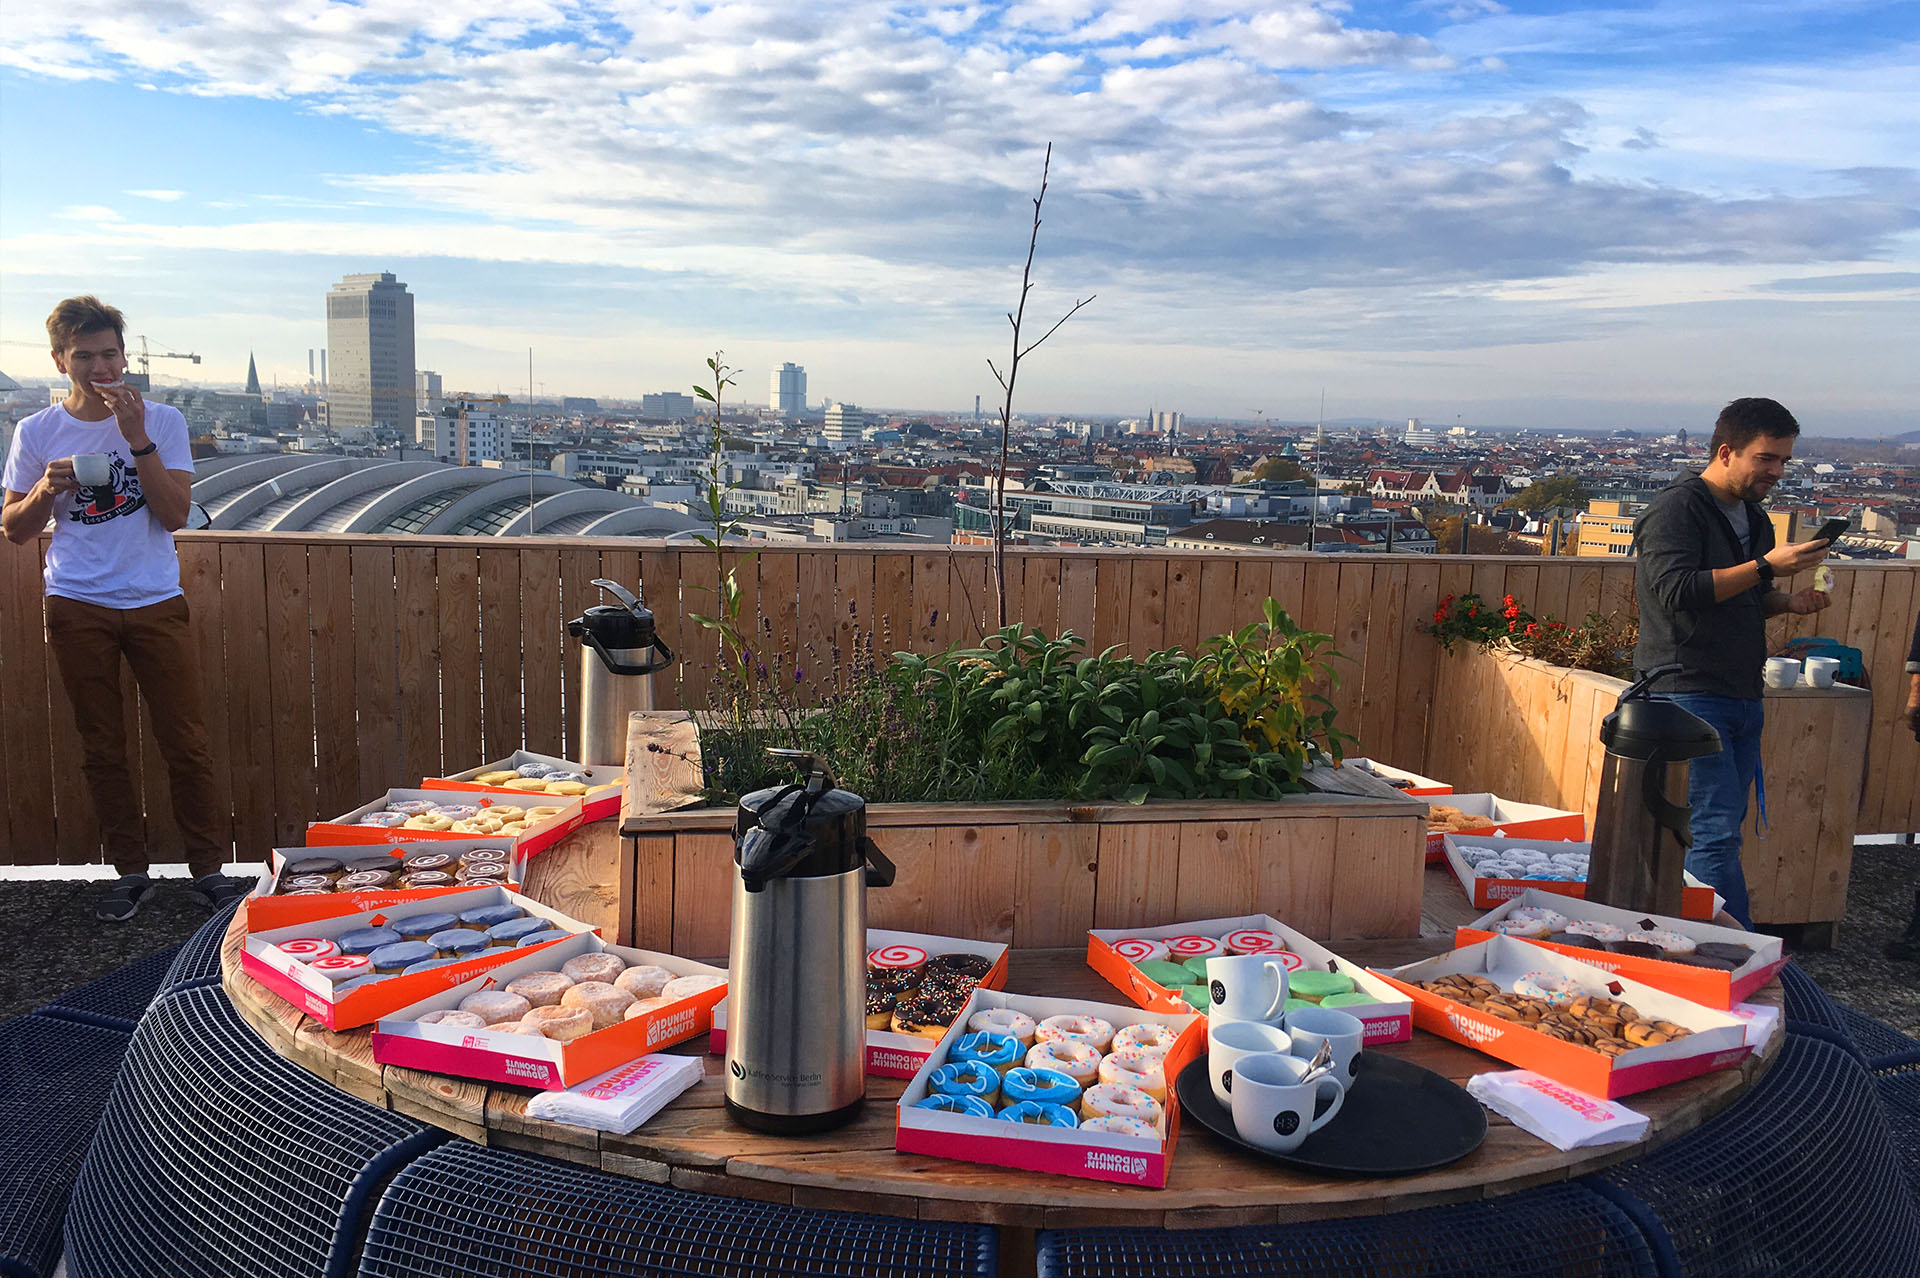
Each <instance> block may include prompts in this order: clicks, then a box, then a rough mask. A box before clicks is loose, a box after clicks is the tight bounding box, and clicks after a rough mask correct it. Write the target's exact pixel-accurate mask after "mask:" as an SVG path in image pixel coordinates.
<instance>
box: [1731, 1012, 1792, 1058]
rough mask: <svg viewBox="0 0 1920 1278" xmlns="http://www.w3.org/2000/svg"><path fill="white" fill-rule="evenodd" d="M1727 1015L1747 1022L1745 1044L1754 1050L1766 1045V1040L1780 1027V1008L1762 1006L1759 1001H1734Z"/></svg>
mask: <svg viewBox="0 0 1920 1278" xmlns="http://www.w3.org/2000/svg"><path fill="white" fill-rule="evenodd" d="M1727 1015H1728V1016H1737V1017H1739V1018H1740V1019H1741V1020H1743V1021H1745V1022H1746V1023H1747V1046H1748V1047H1751V1048H1752V1049H1753V1050H1754V1051H1756V1052H1757V1051H1760V1050H1761V1049H1762V1048H1764V1047H1766V1045H1767V1040H1769V1039H1771V1038H1772V1037H1773V1034H1774V1031H1775V1030H1777V1029H1779V1028H1780V1009H1779V1008H1777V1007H1764V1006H1762V1005H1760V1004H1759V1003H1735V1004H1734V1005H1733V1007H1732V1008H1731V1009H1729V1010H1728V1012H1727Z"/></svg>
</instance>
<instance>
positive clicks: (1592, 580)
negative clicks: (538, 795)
mask: <svg viewBox="0 0 1920 1278" xmlns="http://www.w3.org/2000/svg"><path fill="white" fill-rule="evenodd" d="M179 545H180V557H181V573H182V584H183V587H184V589H185V591H186V594H187V597H188V600H189V602H190V604H191V606H192V608H193V610H194V625H195V630H196V632H197V634H198V635H199V637H200V653H201V669H200V673H201V676H202V679H203V682H204V684H205V687H206V696H207V702H208V718H209V723H210V727H211V730H212V735H213V746H214V759H215V770H216V778H215V780H216V784H217V786H218V788H219V792H220V797H221V801H222V805H223V808H225V809H228V810H231V812H232V814H233V816H232V819H233V834H234V839H235V842H236V844H237V846H238V848H239V851H240V854H241V855H242V856H243V857H245V858H253V857H256V856H258V855H259V854H260V853H261V852H262V851H264V850H265V849H266V848H267V847H270V846H276V845H278V846H288V845H292V844H295V843H297V842H298V840H299V837H300V835H301V833H302V831H303V830H304V827H305V824H306V822H307V821H309V820H311V819H313V818H316V817H319V816H328V815H334V814H337V813H340V812H343V811H345V810H347V809H348V808H351V807H353V806H355V805H356V804H358V803H360V802H362V801H364V800H365V799H367V798H370V797H372V796H374V795H377V794H379V793H380V792H382V791H384V790H385V789H387V788H388V787H389V786H395V785H404V784H411V783H414V782H417V781H418V779H419V778H420V777H422V776H429V775H436V774H439V773H443V772H446V771H452V770H458V769H461V768H466V767H470V766H473V765H474V764H475V763H478V762H481V761H485V760H488V759H495V758H499V757H501V756H503V755H506V754H509V753H511V752H512V751H513V750H514V749H516V748H518V747H520V746H522V745H523V744H524V745H525V746H526V747H527V748H530V749H535V750H541V751H547V752H554V753H559V754H562V755H569V756H571V755H572V754H573V752H574V740H573V738H574V733H575V731H576V726H577V725H576V721H575V719H576V717H575V714H574V712H573V709H572V707H574V706H575V705H576V704H577V700H578V695H579V688H578V680H579V674H578V658H577V648H576V646H575V645H574V644H573V643H572V641H570V640H568V639H567V638H566V635H565V623H566V621H567V619H568V618H570V617H574V616H577V615H579V614H580V612H581V611H582V610H584V609H585V608H587V607H590V606H591V605H593V604H594V603H595V602H597V601H598V597H599V592H598V591H597V590H595V589H594V588H593V587H592V585H591V584H590V583H591V582H592V580H593V579H594V578H596V577H610V578H613V579H615V580H617V581H621V582H624V583H628V584H631V583H632V582H634V581H635V580H641V581H644V582H645V585H646V596H647V602H648V604H649V605H650V606H651V607H652V608H653V609H654V612H655V614H656V616H657V618H658V623H659V628H660V631H661V633H662V634H663V635H664V636H666V637H667V639H668V641H669V642H670V643H671V644H673V645H674V647H675V648H676V649H677V650H678V651H679V652H680V653H681V654H682V656H683V658H684V660H683V662H682V664H681V666H680V678H679V680H678V682H677V683H663V684H662V685H661V686H660V689H659V692H660V700H661V702H662V704H665V705H674V704H680V705H690V706H693V707H696V708H697V707H700V706H704V705H705V704H706V701H707V698H708V695H709V691H710V687H711V683H712V677H713V666H714V662H715V655H716V651H715V643H714V640H713V637H712V635H711V633H710V632H707V631H704V630H702V629H701V628H700V627H698V626H697V625H695V624H694V623H692V622H691V621H689V620H688V619H687V616H686V614H688V613H689V612H701V611H708V612H710V611H712V608H713V604H712V599H713V595H712V588H713V585H714V583H715V580H716V576H715V566H714V559H713V555H712V553H711V552H710V551H707V550H704V549H700V548H698V547H694V548H686V547H683V546H681V545H678V544H666V543H661V542H645V541H633V540H620V541H602V542H593V541H585V540H580V539H519V538H515V539H503V540H492V539H482V538H444V539H441V538H417V537H346V536H322V535H295V534H271V533H188V534H182V535H181V537H180V538H179ZM44 549H45V542H44V539H42V540H41V541H40V543H38V545H37V546H27V547H15V546H0V597H3V598H4V599H5V601H6V607H5V611H4V615H0V740H4V741H6V743H7V746H8V751H7V754H8V759H7V766H6V767H5V768H3V769H0V817H4V820H0V864H8V863H10V864H42V863H48V862H54V861H59V862H63V863H88V862H94V861H98V860H100V859H101V851H100V848H99V846H98V835H97V831H96V829H95V827H94V824H93V820H92V817H91V813H90V811H89V808H88V805H87V803H86V799H85V795H84V792H83V791H84V785H83V782H82V779H81V774H80V766H79V765H80V743H79V740H78V737H77V735H76V734H75V732H74V730H73V727H72V720H71V715H70V712H69V710H68V708H67V705H66V698H65V695H64V693H63V692H62V690H61V688H60V685H59V680H58V679H57V678H56V677H53V670H52V663H51V661H50V660H49V658H48V654H47V650H46V639H45V632H44V619H43V610H42V607H41V605H40V602H39V597H40V591H41V579H40V572H41V555H42V553H43V552H44ZM729 566H731V567H734V568H735V569H736V570H737V572H738V574H739V578H740V581H741V586H742V593H743V596H744V602H743V613H742V615H743V617H745V618H750V619H751V624H752V628H753V630H754V632H755V634H756V636H757V647H756V657H757V658H760V659H763V660H765V661H766V662H767V664H768V666H769V669H770V670H772V669H774V668H775V667H776V666H777V667H778V668H779V669H780V670H781V671H782V677H788V675H789V673H790V672H787V671H786V663H787V662H789V661H791V662H793V664H794V666H795V667H796V668H797V669H799V670H801V671H802V672H803V674H802V679H803V681H804V682H806V683H807V684H809V685H814V686H826V685H827V684H828V683H829V682H830V679H831V675H832V671H833V670H834V668H835V667H836V666H840V667H844V666H846V665H847V664H849V663H850V662H851V661H852V660H853V659H854V655H855V653H856V650H857V649H858V648H859V647H860V646H861V645H862V644H863V643H870V644H873V645H874V646H876V647H878V648H879V649H880V650H881V651H883V652H884V651H891V650H895V649H914V650H919V651H932V650H937V649H939V648H941V647H944V646H946V645H948V644H953V643H972V642H976V641H978V640H979V638H980V636H981V634H982V633H983V631H984V630H990V629H991V626H990V623H989V618H990V616H991V614H992V610H993V592H992V587H991V584H990V577H989V572H990V569H989V563H988V554H987V552H986V551H984V550H976V549H971V548H963V547H955V548H951V549H948V548H940V549H934V550H909V549H886V548H835V549H814V548H811V547H769V548H764V549H761V550H759V551H758V552H756V553H755V554H753V555H750V556H736V555H732V554H730V555H729ZM1008 575H1009V582H1008V593H1009V598H1010V600H1011V601H1012V602H1011V605H1010V607H1009V614H1010V615H1011V616H1013V617H1016V618H1020V619H1023V620H1025V621H1026V622H1027V623H1028V624H1029V625H1032V626H1035V627H1038V628H1040V629H1043V630H1046V631H1048V632H1049V633H1057V632H1059V631H1060V630H1064V629H1071V630H1073V631H1074V632H1076V633H1077V634H1079V635H1082V636H1084V637H1086V638H1087V639H1088V641H1089V647H1091V648H1093V649H1095V650H1097V649H1099V648H1102V647H1105V646H1107V645H1109V644H1121V645H1125V646H1126V647H1128V648H1129V649H1131V650H1133V651H1136V652H1137V651H1141V650H1144V649H1147V648H1153V647H1161V646H1167V645H1181V646H1185V647H1189V648H1191V647H1194V646H1196V645H1198V644H1199V643H1200V642H1201V641H1203V640H1204V639H1205V638H1206V637H1208V636H1211V635H1214V634H1218V633H1220V632H1221V631H1224V630H1227V629H1229V628H1232V627H1236V626H1241V625H1245V624H1247V623H1249V622H1251V621H1254V620H1256V619H1257V618H1258V616H1259V611H1260V604H1261V601H1263V600H1264V599H1266V598H1267V597H1268V596H1272V597H1273V598H1275V599H1277V600H1278V601H1279V602H1280V603H1281V604H1282V606H1284V607H1285V608H1286V609H1287V610H1288V611H1289V612H1290V613H1292V614H1293V616H1294V617H1295V618H1296V619H1297V620H1299V621H1300V622H1302V623H1303V624H1305V625H1307V626H1309V627H1311V628H1313V629H1316V630H1321V631H1325V632H1327V633H1329V634H1331V635H1333V636H1334V639H1335V641H1336V643H1337V645H1338V647H1339V648H1340V650H1341V651H1342V652H1343V653H1345V654H1346V657H1347V658H1348V660H1347V661H1345V662H1343V663H1342V664H1341V669H1342V672H1343V673H1342V678H1341V681H1340V684H1339V687H1338V688H1337V689H1335V690H1334V691H1333V694H1332V695H1333V698H1334V701H1335V703H1336V705H1337V706H1338V708H1339V710H1340V722H1341V724H1342V726H1343V727H1344V728H1345V729H1346V731H1348V732H1350V733H1352V734H1353V735H1355V736H1356V737H1358V738H1359V741H1360V749H1361V750H1363V751H1364V752H1366V753H1368V754H1372V755H1374V756H1376V757H1378V758H1381V759H1383V760H1387V761H1390V762H1395V763H1399V764H1402V765H1403V766H1407V767H1412V768H1416V769H1421V770H1425V771H1428V772H1432V773H1437V774H1438V775H1442V776H1444V775H1445V774H1446V771H1447V760H1445V759H1433V758H1429V757H1428V749H1427V742H1428V732H1427V717H1428V715H1429V713H1430V711H1431V706H1432V700H1433V697H1432V691H1433V684H1434V679H1435V666H1436V656H1437V652H1438V650H1437V647H1436V645H1435V644H1434V642H1433V640H1432V639H1430V638H1429V637H1427V636H1426V635H1423V634H1421V633H1419V632H1418V630H1417V629H1416V628H1415V627H1416V624H1417V623H1418V622H1420V621H1422V620H1424V619H1425V618H1426V617H1427V616H1428V615H1429V614H1430V613H1431V612H1432V610H1433V607H1434V605H1435V603H1436V602H1437V601H1438V600H1439V599H1440V598H1441V597H1442V596H1444V595H1447V594H1460V593H1464V592H1466V591H1469V590H1472V591H1477V592H1478V593H1479V594H1480V595H1481V596H1482V597H1483V598H1487V599H1490V600H1497V599H1498V598H1499V597H1500V596H1501V595H1502V594H1503V593H1507V592H1512V593H1514V594H1516V595H1517V596H1519V597H1520V598H1521V600H1522V601H1524V602H1525V603H1527V605H1528V606H1529V607H1530V609H1531V610H1532V611H1533V612H1535V613H1536V614H1538V615H1543V616H1548V615H1550V616H1558V617H1579V616H1583V615H1584V614H1585V613H1586V612H1588V611H1589V610H1597V611H1601V612H1608V611H1616V610H1620V611H1631V610H1632V607H1633V564H1632V561H1631V560H1598V559H1529V558H1489V557H1457V556H1439V557H1430V556H1411V555H1409V556H1399V555H1395V556H1376V555H1348V556H1305V555H1286V554H1277V553H1231V552H1213V553H1205V554H1199V555H1181V554H1175V553H1169V552H1159V551H1146V552H1140V551H1126V550H1092V549H1086V550H1081V549H1072V550H1045V551H1038V550H1036V551H1015V552H1010V553H1009V555H1008ZM1838 576H1839V579H1840V580H1839V585H1838V586H1837V588H1836V591H1835V596H1836V602H1835V606H1834V608H1833V609H1832V610H1831V611H1830V612H1828V613H1825V614H1822V616H1821V617H1819V618H1814V619H1795V621H1794V624H1793V625H1792V626H1788V625H1786V624H1785V623H1779V624H1778V625H1777V627H1776V629H1777V634H1776V638H1777V639H1780V640H1784V639H1785V638H1787V637H1789V636H1790V635H1792V634H1795V633H1816V632H1818V633H1823V634H1830V635H1834V636H1836V637H1839V638H1841V639H1843V641H1845V642H1847V643H1851V644H1854V645H1856V646H1859V647H1861V648H1862V649H1863V650H1864V651H1865V652H1866V653H1867V654H1868V661H1869V666H1870V670H1871V675H1872V680H1873V684H1874V687H1875V688H1876V689H1878V690H1880V691H1879V692H1878V693H1877V695H1876V697H1875V705H1874V721H1873V735H1872V750H1871V754H1870V759H1871V767H1870V771H1869V775H1868V778H1867V787H1866V795H1865V798H1864V800H1863V814H1862V820H1861V825H1860V828H1861V830H1862V831H1863V832H1868V831H1880V830H1885V831H1905V830H1909V829H1912V828H1915V824H1916V823H1920V810H1915V809H1914V807H1913V805H1912V800H1913V798H1914V797H1915V791H1916V789H1920V787H1916V786H1915V784H1914V782H1915V780H1916V779H1920V748H1917V747H1916V746H1915V744H1914V742H1913V740H1912V737H1911V736H1910V735H1908V734H1904V733H1903V732H1901V731H1900V730H1899V727H1898V723H1897V719H1898V715H1899V707H1900V705H1902V704H1904V676H1903V675H1902V673H1901V670H1902V666H1903V663H1904V660H1905V654H1906V646H1907V639H1908V636H1909V634H1910V632H1911V628H1912V622H1913V616H1914V610H1915V608H1916V607H1917V606H1920V592H1917V591H1916V588H1915V579H1916V573H1915V572H1914V570H1913V569H1912V568H1910V567H1908V566H1906V565H1904V564H1901V565H1884V566H1883V565H1872V566H1861V567H1847V568H1841V569H1839V571H1838ZM142 717H144V713H143V715H142ZM138 731H139V742H140V745H139V748H138V750H137V752H136V758H135V760H134V769H135V780H136V784H139V785H141V786H142V789H143V793H144V795H145V798H146V802H147V811H148V814H149V843H150V845H151V847H152V850H153V854H154V857H155V859H156V860H178V859H180V854H179V837H178V833H177V831H176V830H175V828H174V825H173V821H172V817H171V814H170V812H169V809H168V802H167V796H166V787H165V784H164V772H163V770H162V767H161V764H160V760H159V758H158V756H157V753H156V750H155V747H154V744H153V737H152V734H151V732H150V731H149V730H148V729H147V727H146V725H144V724H141V725H138ZM1516 797H1522V798H1524V797H1526V796H1516Z"/></svg>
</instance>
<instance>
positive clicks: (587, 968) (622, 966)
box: [560, 951, 627, 985]
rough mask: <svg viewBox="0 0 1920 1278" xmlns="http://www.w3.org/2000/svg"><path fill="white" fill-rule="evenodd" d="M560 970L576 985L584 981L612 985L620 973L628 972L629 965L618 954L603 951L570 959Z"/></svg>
mask: <svg viewBox="0 0 1920 1278" xmlns="http://www.w3.org/2000/svg"><path fill="white" fill-rule="evenodd" d="M560 970H561V972H562V973H564V974H565V975H566V978H567V979H568V980H570V981H572V982H574V983H575V984H576V985H577V984H580V983H581V982H583V981H605V982H606V983H607V984H608V985H611V984H613V982H614V981H615V980H616V979H617V978H618V977H619V975H620V973H622V972H624V971H626V970H627V965H626V963H625V962H624V961H622V959H621V958H620V956H619V955H618V954H608V953H606V952H605V951H601V952H599V953H596V954H581V955H577V956H575V957H574V958H570V959H568V960H567V961H566V962H564V963H562V964H561V965H560Z"/></svg>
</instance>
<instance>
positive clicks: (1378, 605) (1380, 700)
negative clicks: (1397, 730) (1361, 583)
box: [1342, 555, 1409, 757]
mask: <svg viewBox="0 0 1920 1278" xmlns="http://www.w3.org/2000/svg"><path fill="white" fill-rule="evenodd" d="M1405 558H1407V556H1404V555H1395V556H1393V559H1394V560H1395V561H1396V562H1393V563H1379V564H1374V565H1372V568H1373V572H1372V583H1371V585H1370V587H1369V594H1368V597H1367V601H1366V603H1367V617H1366V626H1367V654H1366V661H1365V664H1364V666H1362V667H1356V668H1354V673H1356V674H1363V675H1364V677H1363V679H1362V682H1361V684H1360V713H1359V718H1358V719H1357V720H1355V723H1354V726H1353V727H1351V728H1349V729H1348V731H1350V732H1352V733H1354V734H1355V735H1356V736H1358V737H1359V738H1360V745H1361V748H1362V749H1364V750H1366V751H1368V752H1369V753H1372V754H1377V755H1379V756H1381V757H1385V756H1386V755H1387V753H1388V752H1390V751H1391V750H1392V748H1393V738H1394V727H1393V724H1394V719H1395V718H1396V717H1397V716H1398V715H1399V714H1400V713H1401V709H1400V682H1399V664H1400V629H1401V626H1402V625H1403V618H1404V617H1405V615H1406V611H1407V574H1408V571H1409V569H1408V566H1407V565H1406V563H1404V562H1398V561H1402V560H1404V559H1405ZM1344 576H1345V574H1344V573H1343V574H1342V577H1343V579H1344Z"/></svg>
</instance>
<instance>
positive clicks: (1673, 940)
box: [1627, 927, 1697, 954]
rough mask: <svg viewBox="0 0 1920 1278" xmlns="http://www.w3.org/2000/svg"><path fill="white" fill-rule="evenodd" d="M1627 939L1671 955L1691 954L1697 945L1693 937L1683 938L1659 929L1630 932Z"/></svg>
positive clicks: (1677, 934)
mask: <svg viewBox="0 0 1920 1278" xmlns="http://www.w3.org/2000/svg"><path fill="white" fill-rule="evenodd" d="M1627 939H1628V940H1629V941H1639V942H1640V943H1641V944H1643V945H1657V946H1659V947H1660V948H1661V949H1663V950H1665V951H1666V952H1667V953H1669V954H1691V953H1693V951H1694V949H1695V947H1696V945H1697V942H1695V941H1694V939H1693V938H1692V937H1691V936H1682V935H1681V934H1680V933H1678V932H1669V931H1666V930H1665V929H1663V928H1657V927H1656V928H1648V929H1646V930H1645V931H1641V932H1629V933H1627Z"/></svg>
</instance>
